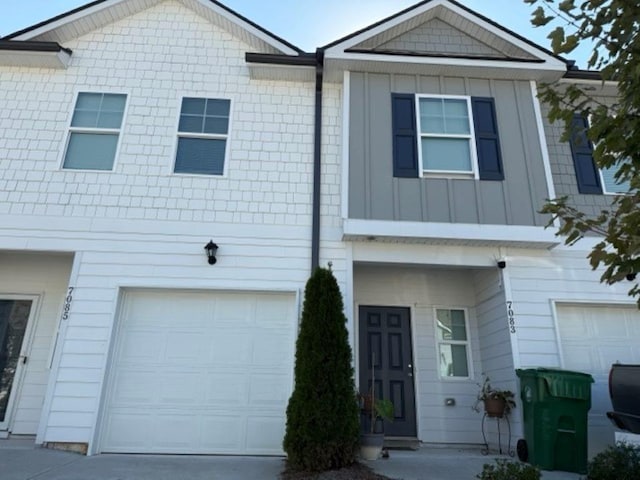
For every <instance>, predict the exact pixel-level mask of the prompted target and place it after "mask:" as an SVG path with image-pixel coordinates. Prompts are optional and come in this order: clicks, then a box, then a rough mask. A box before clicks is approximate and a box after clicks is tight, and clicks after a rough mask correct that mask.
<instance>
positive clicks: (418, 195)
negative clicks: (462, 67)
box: [349, 72, 549, 226]
mask: <svg viewBox="0 0 640 480" xmlns="http://www.w3.org/2000/svg"><path fill="white" fill-rule="evenodd" d="M392 92H395V93H424V94H435V95H439V94H445V95H470V96H482V97H494V98H495V102H496V103H495V105H496V115H497V122H498V131H499V135H500V142H501V150H502V156H503V163H504V172H505V180H504V181H478V180H473V179H452V178H448V179H443V178H438V179H436V178H420V179H413V178H394V177H393V164H392V130H391V127H392V125H391V93H392ZM533 102H534V99H533V97H532V94H531V87H530V85H529V83H528V82H518V81H500V80H481V79H472V78H454V77H428V76H410V75H393V74H373V73H361V72H351V74H350V104H349V110H350V111H349V217H350V218H361V219H372V220H396V221H422V222H445V223H472V224H494V225H535V226H542V225H545V224H546V223H547V219H546V217H544V216H542V215H540V214H538V213H537V212H538V210H539V209H540V207H541V206H542V204H543V203H544V200H545V199H546V198H547V197H548V196H549V194H548V192H547V184H546V177H545V172H544V166H543V161H542V153H541V148H540V143H539V140H538V135H537V129H538V126H537V124H536V116H535V112H534V106H533ZM470 205H472V206H473V207H472V208H469V206H470Z"/></svg>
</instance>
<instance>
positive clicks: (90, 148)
mask: <svg viewBox="0 0 640 480" xmlns="http://www.w3.org/2000/svg"><path fill="white" fill-rule="evenodd" d="M126 102H127V96H126V95H124V94H116V93H89V92H80V93H79V94H78V99H77V100H76V106H75V109H74V111H73V117H72V118H71V127H70V128H69V140H68V142H67V150H66V152H65V156H64V162H63V164H62V166H63V168H67V169H81V170H112V169H113V162H114V160H115V157H116V150H117V148H118V139H119V137H120V128H121V127H122V118H123V116H124V108H125V105H126Z"/></svg>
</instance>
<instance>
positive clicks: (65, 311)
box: [62, 287, 74, 320]
mask: <svg viewBox="0 0 640 480" xmlns="http://www.w3.org/2000/svg"><path fill="white" fill-rule="evenodd" d="M73 288H74V287H69V290H67V296H66V297H65V299H64V307H62V320H66V319H67V318H69V310H71V300H73V295H72V293H73Z"/></svg>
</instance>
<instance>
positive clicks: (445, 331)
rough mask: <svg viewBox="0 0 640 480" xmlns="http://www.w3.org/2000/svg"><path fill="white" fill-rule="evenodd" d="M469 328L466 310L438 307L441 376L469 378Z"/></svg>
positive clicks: (437, 326) (437, 323)
mask: <svg viewBox="0 0 640 480" xmlns="http://www.w3.org/2000/svg"><path fill="white" fill-rule="evenodd" d="M468 332H469V329H468V325H467V315H466V312H465V310H463V309H460V308H436V336H437V343H438V365H439V367H438V369H439V371H440V377H442V378H445V377H458V378H469V377H470V376H471V375H470V374H469V371H470V368H469V358H470V355H469V333H468Z"/></svg>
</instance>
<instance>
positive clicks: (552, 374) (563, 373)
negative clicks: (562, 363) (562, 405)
mask: <svg viewBox="0 0 640 480" xmlns="http://www.w3.org/2000/svg"><path fill="white" fill-rule="evenodd" d="M516 374H517V375H518V377H520V378H523V377H532V378H539V379H541V380H543V381H544V382H545V384H546V385H547V388H548V389H549V394H550V395H551V396H553V397H561V398H571V399H574V400H586V401H589V402H590V401H591V384H592V383H593V382H594V380H593V377H592V376H591V375H589V374H588V373H581V372H572V371H570V370H561V369H558V368H529V369H525V370H516Z"/></svg>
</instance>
